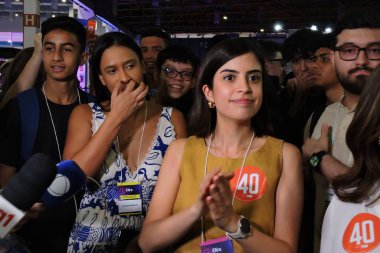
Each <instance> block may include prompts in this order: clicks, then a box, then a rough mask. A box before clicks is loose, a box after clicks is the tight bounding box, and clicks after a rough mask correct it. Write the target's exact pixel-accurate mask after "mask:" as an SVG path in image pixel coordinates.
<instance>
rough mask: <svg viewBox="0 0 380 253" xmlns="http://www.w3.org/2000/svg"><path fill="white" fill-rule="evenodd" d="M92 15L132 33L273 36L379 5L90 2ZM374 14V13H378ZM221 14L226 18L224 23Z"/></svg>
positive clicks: (374, 1) (298, 0)
mask: <svg viewBox="0 0 380 253" xmlns="http://www.w3.org/2000/svg"><path fill="white" fill-rule="evenodd" d="M92 2H93V3H94V6H95V12H98V13H96V14H99V15H102V14H103V16H104V17H105V18H109V19H110V20H111V21H113V22H117V23H118V26H119V27H121V28H122V30H125V31H130V32H132V33H133V34H140V33H141V32H142V31H144V30H146V29H149V28H152V27H156V26H161V27H162V28H164V29H165V30H166V31H168V32H169V33H198V34H203V33H217V32H251V33H255V32H259V31H260V29H265V32H268V33H270V32H273V25H274V23H276V22H278V21H279V22H282V24H283V26H284V29H285V30H287V29H299V28H302V27H309V26H310V25H312V24H315V25H317V26H318V27H320V29H324V28H325V27H327V26H333V25H334V23H335V22H336V20H337V18H338V17H339V16H340V15H342V13H344V12H345V11H346V10H347V9H352V8H361V7H364V6H366V7H371V8H373V7H380V1H379V0H347V1H344V0H340V1H339V0H319V1H313V0H273V1H267V0H251V1H248V0H244V1H238V0H231V1H227V0H224V1H223V0H199V1H191V0H149V1H143V0H140V1H131V0H110V1H108V0H107V1H104V0H92ZM379 15H380V14H379ZM223 16H227V17H228V19H227V20H224V19H223Z"/></svg>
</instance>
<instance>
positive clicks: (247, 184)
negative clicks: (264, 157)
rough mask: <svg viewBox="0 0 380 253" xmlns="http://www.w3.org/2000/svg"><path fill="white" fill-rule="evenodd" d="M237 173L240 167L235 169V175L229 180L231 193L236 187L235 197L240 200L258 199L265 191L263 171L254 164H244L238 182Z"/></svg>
mask: <svg viewBox="0 0 380 253" xmlns="http://www.w3.org/2000/svg"><path fill="white" fill-rule="evenodd" d="M239 173H240V168H238V169H236V170H235V175H234V177H233V178H232V180H231V181H230V186H231V190H232V193H234V192H235V189H236V187H237V191H236V198H237V199H239V200H241V201H253V200H256V199H260V198H261V197H262V196H263V195H264V194H265V192H266V191H267V176H266V175H265V173H264V171H263V170H261V169H260V168H258V167H255V166H245V167H244V168H243V169H242V172H241V175H240V180H239V184H238V183H237V181H238V178H239Z"/></svg>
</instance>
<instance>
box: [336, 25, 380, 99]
mask: <svg viewBox="0 0 380 253" xmlns="http://www.w3.org/2000/svg"><path fill="white" fill-rule="evenodd" d="M373 44H380V29H369V28H358V29H346V30H343V31H342V32H341V33H340V34H339V35H338V36H337V43H336V47H339V48H342V47H345V46H357V47H360V48H364V47H368V46H369V45H373ZM332 61H333V64H334V67H335V70H336V73H337V76H338V79H339V80H340V82H341V84H342V86H343V88H344V89H345V90H347V91H348V92H350V93H353V94H357V95H359V94H360V93H361V91H362V89H363V87H364V85H365V83H366V81H367V79H368V77H369V76H370V74H371V73H372V71H373V70H374V69H375V68H376V66H378V65H379V63H380V60H368V59H367V57H366V56H365V54H364V51H360V52H359V55H358V57H357V58H356V60H352V61H345V60H342V59H341V58H340V55H339V51H335V52H334V55H333V57H332Z"/></svg>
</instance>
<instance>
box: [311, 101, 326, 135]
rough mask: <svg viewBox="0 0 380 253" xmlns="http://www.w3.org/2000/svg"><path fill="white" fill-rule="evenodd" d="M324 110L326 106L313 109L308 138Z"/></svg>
mask: <svg viewBox="0 0 380 253" xmlns="http://www.w3.org/2000/svg"><path fill="white" fill-rule="evenodd" d="M325 109H326V106H318V107H317V108H316V109H315V111H314V113H313V115H312V116H311V122H310V132H309V137H311V135H312V134H313V132H314V128H315V126H316V125H317V123H318V120H319V118H320V117H321V115H322V113H323V112H324V111H325Z"/></svg>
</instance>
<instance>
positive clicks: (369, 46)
mask: <svg viewBox="0 0 380 253" xmlns="http://www.w3.org/2000/svg"><path fill="white" fill-rule="evenodd" d="M334 36H335V41H334V44H333V45H334V52H333V53H332V54H331V61H332V63H333V66H334V68H335V71H336V74H337V76H338V79H339V81H340V82H341V84H342V86H343V89H344V95H343V97H342V98H341V99H340V101H339V102H337V103H334V104H331V105H329V106H328V107H327V108H326V110H325V111H324V112H323V114H322V116H321V117H320V119H319V121H318V123H317V125H316V126H315V128H314V131H313V134H312V138H310V139H307V140H306V141H305V144H304V146H303V147H302V151H303V157H304V160H305V161H306V162H307V163H308V165H309V166H310V167H311V168H312V169H313V173H314V175H315V179H316V201H315V216H314V230H315V231H314V235H315V237H314V252H319V242H320V234H321V225H322V221H323V216H324V213H325V210H326V208H327V206H328V204H329V202H330V200H331V198H332V196H333V190H332V188H331V187H330V186H329V183H331V181H332V180H333V179H334V178H335V177H336V176H338V175H341V174H344V173H346V172H347V171H348V170H349V167H350V166H351V165H352V164H353V156H352V154H351V151H350V150H349V148H348V147H347V144H346V131H347V128H348V126H349V124H350V123H351V120H352V118H353V116H354V111H355V107H356V104H357V102H358V100H359V96H360V93H361V91H362V89H363V87H364V86H365V84H366V81H367V79H368V77H369V76H370V74H371V73H372V71H373V70H374V69H375V68H376V67H377V66H378V65H379V63H380V16H379V15H378V12H377V11H376V10H360V11H355V12H350V13H348V14H347V15H345V16H344V17H342V19H340V20H339V21H338V23H337V24H336V26H335V29H334ZM348 138H349V136H348ZM318 173H320V174H321V175H323V176H318ZM317 178H318V179H317Z"/></svg>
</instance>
